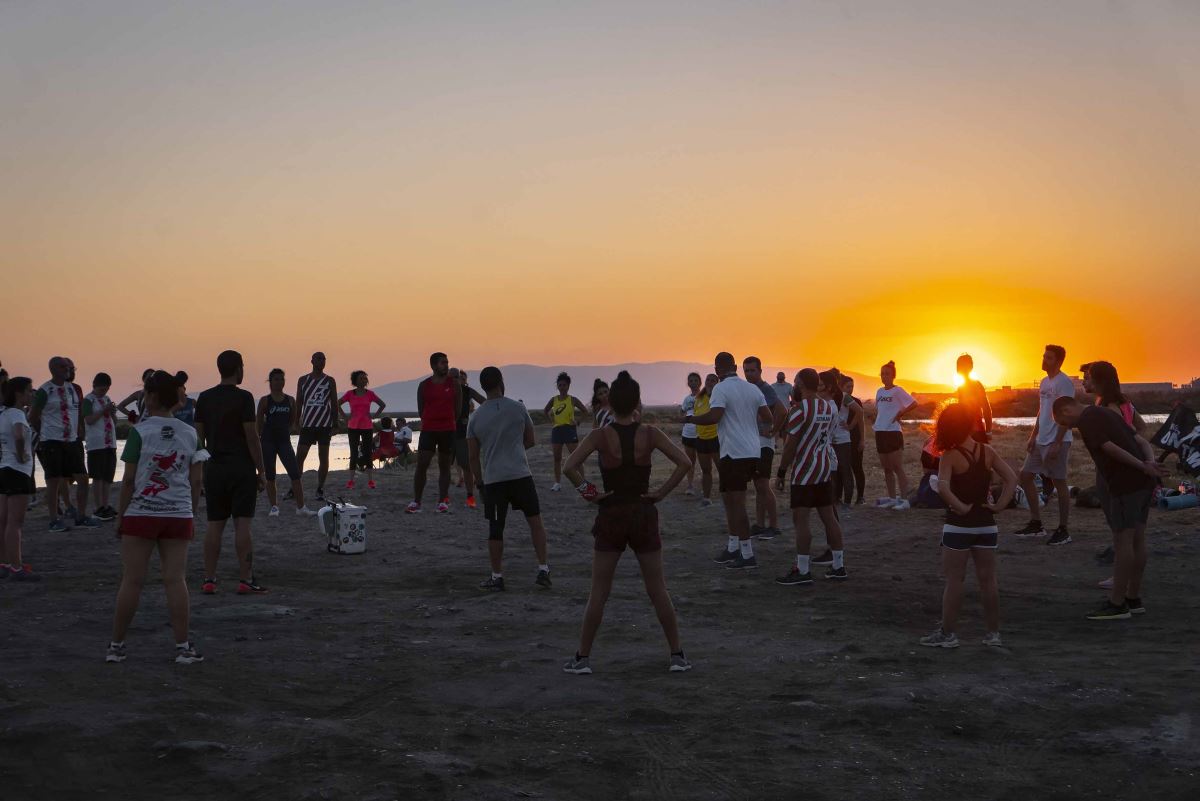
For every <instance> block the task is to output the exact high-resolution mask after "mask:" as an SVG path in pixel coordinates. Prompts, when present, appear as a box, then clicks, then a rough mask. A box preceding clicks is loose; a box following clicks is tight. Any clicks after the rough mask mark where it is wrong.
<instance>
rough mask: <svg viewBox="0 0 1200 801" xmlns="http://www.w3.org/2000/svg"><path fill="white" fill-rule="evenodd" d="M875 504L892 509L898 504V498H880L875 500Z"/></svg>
mask: <svg viewBox="0 0 1200 801" xmlns="http://www.w3.org/2000/svg"><path fill="white" fill-rule="evenodd" d="M875 505H876V506H878V507H880V508H882V509H890V508H891V507H893V506H895V505H896V499H895V498H878V499H876V501H875Z"/></svg>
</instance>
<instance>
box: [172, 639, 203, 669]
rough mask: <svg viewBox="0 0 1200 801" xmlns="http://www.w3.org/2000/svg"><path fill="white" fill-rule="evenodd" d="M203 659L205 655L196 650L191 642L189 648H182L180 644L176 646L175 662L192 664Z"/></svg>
mask: <svg viewBox="0 0 1200 801" xmlns="http://www.w3.org/2000/svg"><path fill="white" fill-rule="evenodd" d="M203 661H204V657H203V656H201V655H200V652H199V651H197V650H196V646H195V645H192V644H189V645H188V647H187V648H180V647H179V646H178V645H177V646H175V664H177V665H191V664H194V663H196V662H203Z"/></svg>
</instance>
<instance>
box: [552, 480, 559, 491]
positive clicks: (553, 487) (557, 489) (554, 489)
mask: <svg viewBox="0 0 1200 801" xmlns="http://www.w3.org/2000/svg"><path fill="white" fill-rule="evenodd" d="M560 490H562V484H559V483H558V482H557V481H556V482H554V483H553V484H551V485H550V491H551V492H559V491H560Z"/></svg>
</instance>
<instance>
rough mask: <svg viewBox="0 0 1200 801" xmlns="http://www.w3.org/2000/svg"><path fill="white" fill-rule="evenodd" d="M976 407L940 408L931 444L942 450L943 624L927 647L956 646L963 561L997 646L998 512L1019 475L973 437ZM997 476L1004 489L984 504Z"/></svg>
mask: <svg viewBox="0 0 1200 801" xmlns="http://www.w3.org/2000/svg"><path fill="white" fill-rule="evenodd" d="M976 411H977V410H976V409H975V408H974V407H972V406H971V405H969V404H965V403H953V404H950V405H949V406H947V407H946V408H944V409H942V412H941V414H939V415H938V418H937V422H936V424H935V429H934V435H933V436H934V444H935V445H936V447H937V449H938V450H939V451H941V452H942V457H941V462H940V463H939V465H938V488H937V490H938V494H939V495H941V496H942V500H943V501H945V503H946V523H945V525H943V526H942V573H943V574H945V576H946V589H945V591H944V592H943V593H942V622H941V625H940V626H939V627H938V629H937V630H936V631H934V632H933V633H932V634H930V635H929V636H927V637H922V638H921V645H925V646H928V647H930V648H957V647H958V635H957V634H956V633H955V630H956V629H957V627H958V613H959V610H960V609H961V608H962V598H963V578H964V576H965V575H966V572H967V561H968V560H972V561H974V562H975V576H976V578H977V579H978V580H979V595H980V599H981V600H982V601H983V622H984V625H985V626H986V628H987V634H986V635H984V638H983V644H984V645H991V646H996V647H998V646H1000V645H1001V644H1002V642H1001V640H1000V593H999V590H998V589H997V586H996V538H997V536H998V532H999V529H998V528H996V513H997V512H999V511H1000V510H1001V509H1004V508H1006V507H1007V506H1008V502H1009V501H1010V500H1012V496H1013V492H1014V491H1015V490H1016V486H1017V476H1016V474H1015V473H1014V472H1013V469H1012V468H1011V467H1009V466H1008V462H1006V461H1004V460H1003V459H1001V458H1000V456H999V455H997V453H996V452H995V451H994V450H992V447H991V446H990V445H986V444H984V443H982V442H980V441H979V440H978V439H976V436H975V435H976V434H978V433H979V429H978V426H977V424H978V422H979V420H978V418H977V417H976ZM993 471H995V472H996V473H999V474H1000V478H1001V480H1002V481H1003V482H1004V488H1003V489H1001V490H1000V495H999V497H998V498H996V500H995V501H994V502H991V501H989V500H988V495H989V492H990V490H991V483H992V472H993Z"/></svg>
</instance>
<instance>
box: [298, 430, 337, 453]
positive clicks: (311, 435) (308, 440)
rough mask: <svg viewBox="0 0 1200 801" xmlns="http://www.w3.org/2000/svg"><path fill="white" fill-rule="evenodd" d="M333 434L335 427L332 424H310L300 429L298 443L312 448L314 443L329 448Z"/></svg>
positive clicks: (302, 446) (303, 446)
mask: <svg viewBox="0 0 1200 801" xmlns="http://www.w3.org/2000/svg"><path fill="white" fill-rule="evenodd" d="M331 436H333V428H332V427H330V426H309V427H308V428H302V429H300V442H299V443H298V445H299V447H301V448H306V447H307V448H311V447H312V446H313V445H320V446H321V447H322V448H328V447H329V439H330V437H331Z"/></svg>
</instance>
